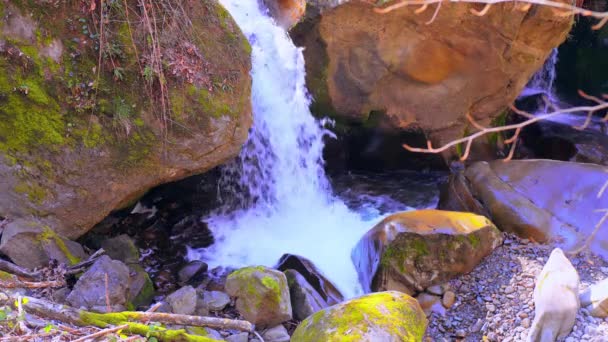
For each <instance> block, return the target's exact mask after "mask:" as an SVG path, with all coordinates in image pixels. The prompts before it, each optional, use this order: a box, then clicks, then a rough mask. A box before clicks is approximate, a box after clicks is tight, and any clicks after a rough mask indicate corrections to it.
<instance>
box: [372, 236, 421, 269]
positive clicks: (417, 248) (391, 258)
mask: <svg viewBox="0 0 608 342" xmlns="http://www.w3.org/2000/svg"><path fill="white" fill-rule="evenodd" d="M428 254H429V248H428V246H427V244H426V242H425V241H424V237H421V236H414V235H408V234H402V235H399V236H397V238H396V239H395V240H394V241H393V242H391V243H390V244H389V245H388V247H387V248H386V250H385V251H384V253H382V258H381V259H380V265H381V266H382V267H390V266H391V265H395V266H396V267H398V268H399V270H400V271H401V272H405V265H406V261H407V260H415V259H417V258H420V257H424V256H426V255H428Z"/></svg>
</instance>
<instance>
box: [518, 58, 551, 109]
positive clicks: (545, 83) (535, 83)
mask: <svg viewBox="0 0 608 342" xmlns="http://www.w3.org/2000/svg"><path fill="white" fill-rule="evenodd" d="M556 65H557V48H555V49H553V51H551V54H550V55H549V58H548V59H547V60H546V61H545V64H544V65H543V67H542V69H540V70H539V71H538V72H537V73H536V74H534V76H532V79H530V81H529V82H528V84H527V85H526V87H525V88H524V90H523V91H522V93H521V94H520V95H519V97H520V98H521V97H528V96H533V95H543V96H545V97H547V101H548V102H549V103H557V102H558V101H559V99H558V98H557V96H556V95H555V94H554V89H553V87H554V83H555V76H556V70H555V67H556ZM546 109H547V108H545V110H546Z"/></svg>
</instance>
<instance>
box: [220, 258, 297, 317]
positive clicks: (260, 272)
mask: <svg viewBox="0 0 608 342" xmlns="http://www.w3.org/2000/svg"><path fill="white" fill-rule="evenodd" d="M225 287H226V292H227V293H228V294H229V295H230V296H232V297H236V308H237V310H238V311H239V313H240V314H241V315H243V317H245V319H246V320H248V321H250V322H251V323H253V324H255V325H259V326H262V327H269V326H275V325H277V324H280V323H282V322H285V321H288V320H290V319H291V318H292V310H291V301H290V299H289V287H288V285H287V278H286V277H285V274H283V272H280V271H277V270H273V269H270V268H266V267H263V266H257V267H245V268H241V269H239V270H237V271H234V272H232V273H231V274H230V275H229V276H228V278H227V279H226V285H225Z"/></svg>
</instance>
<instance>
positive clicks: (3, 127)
mask: <svg viewBox="0 0 608 342" xmlns="http://www.w3.org/2000/svg"><path fill="white" fill-rule="evenodd" d="M125 4H127V5H128V11H131V12H132V13H129V12H127V10H125V8H123V6H124V4H123V3H122V2H121V3H118V2H117V3H116V6H117V7H119V9H117V10H112V11H111V13H110V14H109V15H110V16H111V17H110V18H109V20H108V23H107V27H105V30H104V32H105V33H106V36H105V38H106V39H107V40H106V42H108V45H111V46H112V51H110V52H107V54H106V53H105V52H104V56H105V57H104V58H103V59H102V61H101V63H102V65H97V64H98V60H99V55H100V51H98V49H97V48H96V47H97V46H99V42H98V38H95V37H94V35H93V34H92V33H89V32H88V30H89V28H93V27H96V24H95V23H93V22H92V18H91V17H90V16H89V17H87V16H81V11H82V8H81V6H80V5H81V4H80V3H76V2H74V3H72V2H57V5H56V6H55V5H48V4H39V3H37V2H8V3H3V5H2V13H3V16H2V18H0V41H2V42H4V43H2V44H1V46H0V74H1V75H2V76H1V77H0V99H1V100H0V116H1V117H2V120H0V136H1V137H2V139H0V179H2V182H0V216H2V217H5V218H8V219H11V220H17V219H19V218H29V217H30V216H31V215H35V216H36V218H38V219H39V220H40V221H41V222H42V223H43V224H44V225H45V226H48V227H50V228H51V229H52V230H53V231H55V232H56V233H57V234H58V235H60V236H64V237H66V238H69V239H76V238H78V237H80V236H82V235H83V234H84V233H86V232H87V231H88V230H89V229H90V228H91V227H92V226H93V225H94V224H96V223H97V222H99V221H101V220H102V219H103V218H104V217H105V216H107V215H108V214H109V213H110V212H111V211H113V210H115V209H118V208H124V207H127V206H129V205H130V204H132V203H133V202H134V201H135V200H136V199H137V198H138V197H140V196H141V195H143V194H144V193H145V192H146V191H148V190H149V189H151V188H152V187H154V186H156V185H159V184H162V183H165V182H170V181H174V180H178V179H181V178H184V177H187V176H189V175H193V174H199V173H202V172H205V171H206V170H209V169H211V168H213V167H215V166H217V165H220V164H222V163H224V162H225V161H227V160H229V159H231V158H233V157H234V156H236V155H237V154H238V153H239V151H240V149H241V146H242V144H243V143H244V141H245V140H246V138H247V131H248V129H249V127H250V125H251V101H250V93H251V77H250V74H249V71H250V68H251V61H250V46H249V44H248V42H247V40H246V39H245V37H244V36H243V34H242V33H241V32H240V30H239V28H238V26H237V25H236V23H235V22H234V21H233V20H232V18H231V16H230V15H229V14H228V13H227V12H226V11H225V9H224V8H223V7H221V5H219V4H218V2H217V1H212V0H203V1H193V2H188V3H187V4H184V6H185V8H184V11H185V12H184V13H183V14H185V15H187V16H188V17H189V18H188V22H189V23H190V24H188V25H182V24H183V22H184V20H185V19H184V17H183V15H182V13H180V14H179V15H177V16H175V15H172V12H165V10H164V9H162V8H160V9H159V13H157V15H159V16H161V17H162V18H163V20H162V21H161V22H160V25H159V26H158V28H157V29H158V35H157V38H158V43H159V44H160V47H159V48H160V49H162V51H163V53H162V57H161V59H162V60H160V61H158V64H159V65H162V66H163V67H164V68H166V69H165V70H164V76H163V77H164V81H165V82H166V83H165V85H166V89H165V90H166V93H165V98H164V103H165V105H164V106H163V105H161V101H160V98H156V97H154V96H152V97H151V96H149V94H148V92H147V91H146V89H148V88H150V87H152V88H153V89H152V90H150V92H152V93H154V94H156V93H159V94H160V88H158V89H157V87H156V86H157V84H158V76H157V74H156V73H157V72H156V71H155V70H156V69H155V68H157V67H156V66H151V65H152V64H146V66H148V69H149V70H148V71H146V75H142V68H143V67H144V65H143V63H144V62H143V59H146V58H148V57H145V58H144V57H143V56H149V55H151V54H150V53H149V46H150V44H149V41H148V38H149V34H148V32H147V30H145V29H144V25H139V24H140V23H139V22H131V23H130V25H129V24H128V18H130V19H134V18H138V17H139V14H140V13H139V12H138V11H139V10H138V9H137V8H138V5H137V1H135V0H127V1H126V2H125ZM127 14H128V15H129V17H128V18H127V17H126V15H127ZM75 17H79V18H81V20H83V21H84V22H82V23H81V22H78V25H77V26H78V27H79V29H74V25H69V24H65V23H66V22H68V19H69V20H72V19H73V18H75ZM176 21H177V22H176ZM24 23H27V24H26V25H25V24H24ZM57 23H59V24H57ZM127 26H128V27H130V29H127ZM83 31H84V32H83ZM138 56H139V57H142V59H140V58H139V57H138ZM146 63H151V62H150V61H149V59H148V60H147V62H146ZM94 70H97V71H99V72H95V71H94ZM211 75H213V77H211ZM212 78H213V80H216V79H217V80H218V81H217V82H220V83H222V84H221V86H218V85H217V84H213V81H212ZM169 123H171V124H169ZM167 142H170V143H167Z"/></svg>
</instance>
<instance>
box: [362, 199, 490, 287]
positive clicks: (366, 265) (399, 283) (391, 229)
mask: <svg viewBox="0 0 608 342" xmlns="http://www.w3.org/2000/svg"><path fill="white" fill-rule="evenodd" d="M501 243H502V234H501V233H500V231H499V230H498V229H497V228H496V227H495V226H494V224H493V223H492V222H490V220H488V219H487V218H485V217H483V216H479V215H475V214H470V213H458V212H449V211H441V210H418V211H410V212H402V213H398V214H394V215H391V216H389V217H387V218H385V219H384V220H383V221H382V222H380V223H379V224H377V225H376V226H375V227H374V228H372V229H371V230H370V231H369V232H367V233H366V234H365V235H364V236H363V238H361V240H360V241H359V243H358V244H357V246H356V247H355V248H354V249H353V252H352V259H353V262H354V263H355V266H356V268H357V271H358V273H359V278H360V279H361V283H362V284H363V286H364V288H365V289H366V290H368V291H369V290H372V291H384V290H397V291H401V292H404V293H410V294H412V293H414V292H420V291H423V290H424V289H425V288H427V287H429V286H432V285H438V284H443V283H445V282H446V281H448V280H449V279H451V278H453V277H456V276H458V275H462V274H465V273H468V272H470V271H471V270H473V268H474V267H475V266H477V264H478V263H479V262H480V261H481V260H482V259H483V258H484V257H486V256H487V255H489V254H490V253H491V252H492V251H493V250H494V248H496V247H497V246H498V245H500V244H501Z"/></svg>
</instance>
